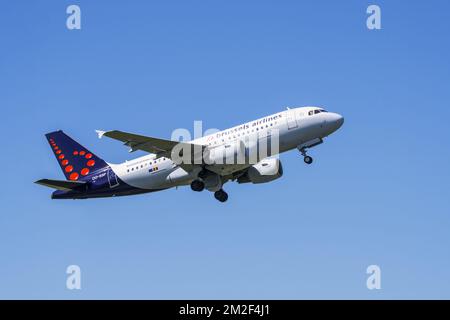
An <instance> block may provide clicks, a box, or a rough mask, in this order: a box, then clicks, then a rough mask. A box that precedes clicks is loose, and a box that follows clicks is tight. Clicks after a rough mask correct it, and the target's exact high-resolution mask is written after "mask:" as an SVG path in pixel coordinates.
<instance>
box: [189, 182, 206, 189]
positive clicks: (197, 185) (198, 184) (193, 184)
mask: <svg viewBox="0 0 450 320" xmlns="http://www.w3.org/2000/svg"><path fill="white" fill-rule="evenodd" d="M191 189H192V190H193V191H197V192H200V191H203V189H205V183H204V182H203V181H201V180H194V181H192V182H191Z"/></svg>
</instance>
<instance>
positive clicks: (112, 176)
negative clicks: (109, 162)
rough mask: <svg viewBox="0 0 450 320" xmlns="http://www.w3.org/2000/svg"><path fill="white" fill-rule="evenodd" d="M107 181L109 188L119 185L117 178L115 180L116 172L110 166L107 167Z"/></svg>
mask: <svg viewBox="0 0 450 320" xmlns="http://www.w3.org/2000/svg"><path fill="white" fill-rule="evenodd" d="M108 181H109V187H110V188H114V187H117V186H118V185H119V180H117V176H116V173H115V172H114V171H113V170H112V169H111V168H109V169H108Z"/></svg>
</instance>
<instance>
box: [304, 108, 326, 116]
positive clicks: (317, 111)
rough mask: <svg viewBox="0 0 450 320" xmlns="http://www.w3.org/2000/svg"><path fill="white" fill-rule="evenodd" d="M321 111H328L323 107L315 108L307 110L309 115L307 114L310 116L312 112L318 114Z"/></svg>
mask: <svg viewBox="0 0 450 320" xmlns="http://www.w3.org/2000/svg"><path fill="white" fill-rule="evenodd" d="M321 112H328V111H327V110H324V109H315V110H311V111H309V112H308V115H309V116H312V115H313V114H318V113H321Z"/></svg>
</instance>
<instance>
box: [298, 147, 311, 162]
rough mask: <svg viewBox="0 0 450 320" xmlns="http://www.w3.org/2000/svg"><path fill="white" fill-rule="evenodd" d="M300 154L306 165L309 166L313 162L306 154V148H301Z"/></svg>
mask: <svg viewBox="0 0 450 320" xmlns="http://www.w3.org/2000/svg"><path fill="white" fill-rule="evenodd" d="M300 153H301V154H302V156H303V161H305V163H306V164H311V163H312V162H313V158H312V157H310V156H308V155H307V154H306V148H301V149H300Z"/></svg>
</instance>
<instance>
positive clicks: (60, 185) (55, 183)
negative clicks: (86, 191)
mask: <svg viewBox="0 0 450 320" xmlns="http://www.w3.org/2000/svg"><path fill="white" fill-rule="evenodd" d="M35 183H37V184H40V185H43V186H46V187H50V188H53V189H57V190H64V191H70V190H74V191H76V190H77V189H82V188H83V186H85V185H86V182H85V181H68V180H53V179H41V180H38V181H35Z"/></svg>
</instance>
